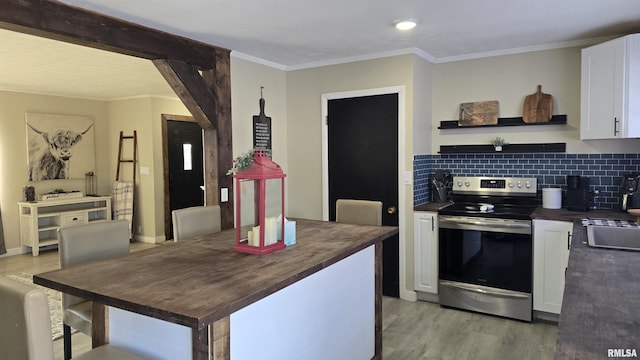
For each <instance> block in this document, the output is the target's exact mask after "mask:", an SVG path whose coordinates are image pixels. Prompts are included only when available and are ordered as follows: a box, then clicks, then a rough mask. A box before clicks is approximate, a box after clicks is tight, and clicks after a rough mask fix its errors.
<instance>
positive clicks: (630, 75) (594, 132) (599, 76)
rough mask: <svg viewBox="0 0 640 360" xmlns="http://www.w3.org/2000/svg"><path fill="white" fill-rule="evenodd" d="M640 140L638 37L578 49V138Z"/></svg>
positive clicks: (639, 46) (636, 35)
mask: <svg viewBox="0 0 640 360" xmlns="http://www.w3.org/2000/svg"><path fill="white" fill-rule="evenodd" d="M637 137H640V34H633V35H627V36H625V37H622V38H618V39H615V40H611V41H607V42H604V43H602V44H598V45H595V46H591V47H588V48H585V49H583V50H582V83H581V97H580V139H582V140H589V139H623V138H637Z"/></svg>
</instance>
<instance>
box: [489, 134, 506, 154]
mask: <svg viewBox="0 0 640 360" xmlns="http://www.w3.org/2000/svg"><path fill="white" fill-rule="evenodd" d="M491 145H493V147H494V148H495V150H496V151H502V147H503V146H504V145H508V143H507V141H506V140H505V139H503V138H501V137H500V136H496V137H495V138H494V139H493V140H491Z"/></svg>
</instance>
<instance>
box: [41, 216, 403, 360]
mask: <svg viewBox="0 0 640 360" xmlns="http://www.w3.org/2000/svg"><path fill="white" fill-rule="evenodd" d="M296 232H297V244H295V245H293V246H290V247H287V248H286V249H283V250H280V251H277V252H274V253H272V254H268V255H263V256H256V255H248V254H241V253H236V252H234V251H233V245H234V236H235V231H234V230H226V231H223V232H221V233H216V234H210V235H206V236H199V237H195V238H193V239H188V240H184V241H180V242H176V243H167V244H163V245H162V246H158V247H155V248H152V249H148V250H143V251H138V252H135V253H131V254H129V255H128V256H126V257H121V258H116V259H109V260H102V261H98V262H93V263H89V264H83V265H79V266H74V267H71V268H65V269H61V270H55V271H51V272H47V273H43V274H38V275H35V276H34V282H35V283H36V284H40V285H43V286H47V287H50V288H53V289H56V290H59V291H62V292H66V293H69V294H72V295H76V296H80V297H83V298H86V299H89V300H92V301H93V302H94V315H93V316H94V325H93V337H92V342H93V345H94V346H98V345H101V344H104V343H106V342H111V343H117V344H120V345H124V346H127V347H134V346H138V345H140V346H142V347H143V349H138V348H137V349H138V350H142V351H143V352H145V353H147V354H148V355H150V356H153V357H154V358H167V359H172V358H181V359H207V358H209V355H211V358H212V359H229V358H231V356H232V354H233V357H234V359H236V358H238V359H243V358H252V357H253V358H255V356H256V354H260V355H261V356H259V357H260V358H292V357H291V356H294V357H297V358H318V359H320V358H336V357H335V356H338V357H340V358H353V357H352V356H356V357H357V358H381V356H382V290H381V289H382V287H381V281H382V280H381V279H382V278H381V275H382V274H381V272H382V267H381V266H382V263H381V261H382V257H381V256H382V251H381V250H382V241H383V240H384V239H386V238H388V237H391V236H393V235H395V234H397V233H398V229H397V228H396V227H378V226H363V225H350V224H339V223H335V222H323V221H314V220H298V221H297V231H296ZM140 324H142V325H140ZM138 327H139V328H138ZM129 328H133V330H131V332H129V330H127V329H129ZM158 329H160V330H161V331H158V333H157V334H156V333H149V331H155V330H158ZM121 331H127V332H126V334H123V333H122V332H121ZM166 334H169V335H166ZM162 336H166V341H165V340H163V338H162ZM144 340H149V341H150V343H149V344H148V346H147V345H145V341H144ZM173 341H175V342H176V343H175V344H174V343H173ZM166 342H169V344H166ZM140 343H141V344H140ZM185 343H186V345H185ZM185 348H186V353H185ZM176 349H177V350H176ZM171 351H181V352H180V353H179V354H177V355H176V354H170V352H171ZM240 352H242V353H241V354H240ZM300 356H302V357H300ZM345 356H346V357H345Z"/></svg>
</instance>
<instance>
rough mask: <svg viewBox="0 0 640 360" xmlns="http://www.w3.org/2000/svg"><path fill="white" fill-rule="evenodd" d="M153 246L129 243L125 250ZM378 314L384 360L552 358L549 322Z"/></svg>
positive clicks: (404, 308) (423, 309)
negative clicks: (381, 327)
mask: <svg viewBox="0 0 640 360" xmlns="http://www.w3.org/2000/svg"><path fill="white" fill-rule="evenodd" d="M153 246H156V245H153V244H145V243H133V244H132V246H131V250H132V251H137V250H141V249H146V248H149V247H153ZM58 268H59V264H58V253H57V251H56V250H49V251H44V252H41V253H40V256H37V257H34V256H31V254H25V255H17V256H8V257H0V275H5V274H10V273H16V272H26V273H30V274H37V273H40V272H45V271H50V270H54V269H58ZM382 312H383V321H382V322H383V358H384V359H385V360H413V359H416V360H417V359H420V360H426V359H429V360H444V359H456V360H464V359H473V360H483V359H486V360H494V359H522V360H525V359H531V360H544V359H553V353H554V351H555V343H556V334H557V326H556V325H554V324H549V323H545V322H534V323H525V322H520V321H516V320H509V319H503V318H499V317H494V316H488V315H482V314H476V313H471V312H467V311H461V310H453V309H445V308H441V307H440V306H439V305H437V304H432V303H428V302H422V301H418V302H409V301H404V300H400V299H395V298H389V297H385V298H384V300H383V303H382ZM72 344H73V354H74V355H80V354H82V353H83V352H85V351H87V350H88V349H89V348H90V346H91V338H90V337H88V336H86V335H84V334H82V333H75V334H74V335H73V336H72ZM53 346H54V353H55V359H56V360H58V359H62V358H63V347H62V339H60V340H56V341H54V344H53Z"/></svg>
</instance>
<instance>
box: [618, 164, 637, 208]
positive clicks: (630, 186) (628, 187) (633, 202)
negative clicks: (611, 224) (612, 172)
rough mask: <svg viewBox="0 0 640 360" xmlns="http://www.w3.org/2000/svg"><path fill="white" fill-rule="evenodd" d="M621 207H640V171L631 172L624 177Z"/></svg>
mask: <svg viewBox="0 0 640 360" xmlns="http://www.w3.org/2000/svg"><path fill="white" fill-rule="evenodd" d="M620 208H621V209H622V211H627V210H629V209H640V173H633V174H629V175H626V176H625V177H624V178H623V181H622V189H621V190H620Z"/></svg>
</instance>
